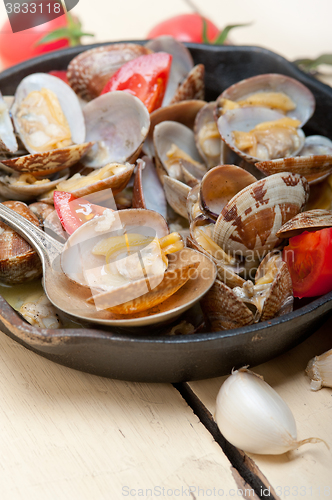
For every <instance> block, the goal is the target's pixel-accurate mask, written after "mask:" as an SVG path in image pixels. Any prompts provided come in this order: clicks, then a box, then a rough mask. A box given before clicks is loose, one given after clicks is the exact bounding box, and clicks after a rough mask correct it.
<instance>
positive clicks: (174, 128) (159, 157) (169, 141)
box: [153, 121, 202, 182]
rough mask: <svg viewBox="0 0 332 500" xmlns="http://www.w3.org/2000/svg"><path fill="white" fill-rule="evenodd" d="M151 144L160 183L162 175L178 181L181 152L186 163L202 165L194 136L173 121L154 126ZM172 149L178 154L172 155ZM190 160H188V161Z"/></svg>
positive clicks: (191, 132) (180, 174) (180, 171)
mask: <svg viewBox="0 0 332 500" xmlns="http://www.w3.org/2000/svg"><path fill="white" fill-rule="evenodd" d="M153 142H154V149H155V155H156V157H155V158H156V167H157V172H158V175H159V177H160V180H161V182H163V181H164V179H163V177H164V175H165V174H166V175H168V176H169V177H173V178H174V179H178V180H180V179H181V178H182V170H181V165H180V163H179V160H181V159H183V156H182V155H181V151H183V152H184V154H185V155H187V156H188V158H184V159H188V161H190V159H191V161H192V162H193V163H195V162H196V163H198V164H199V165H202V159H201V157H200V155H199V153H198V151H197V148H196V143H195V136H194V133H193V131H192V130H190V129H189V128H188V127H186V126H185V125H182V124H181V123H178V122H174V121H164V122H161V123H159V124H158V125H156V127H155V129H154V132H153ZM174 148H178V149H179V151H180V153H179V155H178V154H177V153H174V154H173V150H174ZM189 158H190V159H189Z"/></svg>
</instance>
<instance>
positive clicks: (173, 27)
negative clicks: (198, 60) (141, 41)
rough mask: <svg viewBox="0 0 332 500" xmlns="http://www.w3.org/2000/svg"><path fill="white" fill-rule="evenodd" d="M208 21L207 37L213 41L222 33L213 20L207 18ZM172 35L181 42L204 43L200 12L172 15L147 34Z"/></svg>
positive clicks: (148, 35)
mask: <svg viewBox="0 0 332 500" xmlns="http://www.w3.org/2000/svg"><path fill="white" fill-rule="evenodd" d="M205 21H206V23H207V38H208V39H209V40H210V41H213V40H214V39H215V38H217V36H218V35H219V33H220V30H219V28H217V26H216V25H215V24H213V22H212V21H210V20H209V19H206V18H205ZM162 35H170V36H172V37H173V38H175V39H176V40H179V41H180V42H195V43H203V19H202V17H201V16H200V15H199V14H182V15H180V16H175V17H171V18H170V19H166V21H162V22H161V23H159V24H157V25H156V26H155V27H154V28H152V30H151V31H150V32H149V33H148V34H147V38H157V37H158V36H162Z"/></svg>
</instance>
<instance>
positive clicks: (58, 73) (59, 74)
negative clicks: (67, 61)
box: [48, 69, 68, 83]
mask: <svg viewBox="0 0 332 500" xmlns="http://www.w3.org/2000/svg"><path fill="white" fill-rule="evenodd" d="M48 74H49V75H53V76H56V77H57V78H60V79H61V80H62V81H64V82H65V83H68V78H67V70H65V69H54V70H52V71H49V72H48Z"/></svg>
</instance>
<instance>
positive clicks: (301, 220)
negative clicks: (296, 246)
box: [277, 209, 332, 238]
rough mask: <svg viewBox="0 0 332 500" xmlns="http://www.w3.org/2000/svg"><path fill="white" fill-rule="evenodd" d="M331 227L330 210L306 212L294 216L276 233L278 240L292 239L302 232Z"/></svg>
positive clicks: (331, 212) (331, 214)
mask: <svg viewBox="0 0 332 500" xmlns="http://www.w3.org/2000/svg"><path fill="white" fill-rule="evenodd" d="M328 227H332V211H331V210H320V209H315V210H308V211H306V212H302V213H299V214H297V215H295V217H293V218H292V219H290V220H289V221H288V222H286V223H285V224H284V225H283V226H282V227H281V228H280V229H279V231H278V232H277V236H278V238H292V237H293V236H297V235H298V234H301V233H303V231H317V230H320V229H326V228H328Z"/></svg>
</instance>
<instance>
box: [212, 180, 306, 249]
mask: <svg viewBox="0 0 332 500" xmlns="http://www.w3.org/2000/svg"><path fill="white" fill-rule="evenodd" d="M308 197H309V185H308V182H307V181H306V179H305V178H304V177H302V176H300V175H298V174H291V173H289V172H285V173H283V174H275V175H271V176H269V177H266V178H265V179H261V180H260V181H257V182H255V183H253V184H251V185H250V186H247V187H246V188H244V189H243V190H242V191H240V192H239V193H238V194H237V195H235V196H234V197H233V198H232V199H231V201H230V202H229V203H228V204H227V205H226V206H225V207H224V208H223V210H222V212H221V214H220V215H219V217H218V219H217V221H216V224H215V230H214V234H213V239H214V240H215V241H216V243H218V245H219V246H221V247H222V248H224V250H225V251H229V252H231V253H236V254H239V255H241V256H243V257H255V258H256V257H263V256H264V255H265V254H266V253H267V252H269V251H270V250H272V249H273V248H274V247H275V246H277V245H278V243H279V242H280V240H279V239H278V237H277V236H276V233H277V231H278V230H279V229H280V228H281V226H282V225H283V224H285V222H287V221H288V220H290V219H291V218H292V217H294V216H295V215H296V214H297V213H299V212H301V211H302V210H303V208H304V205H305V203H306V202H307V200H308Z"/></svg>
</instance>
